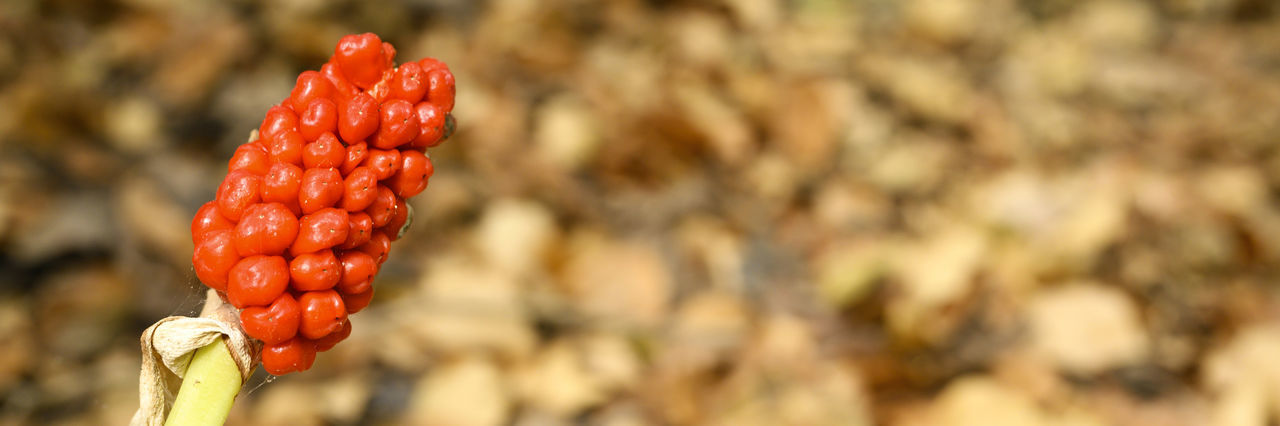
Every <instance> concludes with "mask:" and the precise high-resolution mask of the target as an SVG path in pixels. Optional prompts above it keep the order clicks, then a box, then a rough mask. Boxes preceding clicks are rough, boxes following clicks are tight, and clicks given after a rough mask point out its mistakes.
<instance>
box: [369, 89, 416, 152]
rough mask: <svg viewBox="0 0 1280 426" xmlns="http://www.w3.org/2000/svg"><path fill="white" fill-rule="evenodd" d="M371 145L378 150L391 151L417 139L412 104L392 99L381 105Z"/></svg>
mask: <svg viewBox="0 0 1280 426" xmlns="http://www.w3.org/2000/svg"><path fill="white" fill-rule="evenodd" d="M379 123H380V124H379V127H378V130H377V131H375V132H374V133H373V140H372V142H371V144H372V145H373V146H374V147H377V148H379V149H393V148H395V147H398V146H400V145H404V144H406V143H408V142H409V141H412V140H413V139H414V138H416V137H418V116H417V114H416V113H415V112H414V111H413V104H411V103H409V102H408V101H405V100H403V99H392V100H390V101H387V102H386V103H384V104H382V117H381V121H380V122H379Z"/></svg>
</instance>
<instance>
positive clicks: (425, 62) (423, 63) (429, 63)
mask: <svg viewBox="0 0 1280 426" xmlns="http://www.w3.org/2000/svg"><path fill="white" fill-rule="evenodd" d="M418 66H420V67H422V72H429V71H431V70H435V69H442V70H445V71H448V70H449V66H448V65H445V63H444V62H440V60H439V59H436V58H422V59H419V60H418Z"/></svg>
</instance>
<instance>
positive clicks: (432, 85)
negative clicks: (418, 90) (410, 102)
mask: <svg viewBox="0 0 1280 426" xmlns="http://www.w3.org/2000/svg"><path fill="white" fill-rule="evenodd" d="M427 87H428V89H427V101H428V102H431V103H433V104H436V105H438V106H439V107H440V109H442V110H444V112H449V111H453V97H454V93H455V90H456V89H455V88H454V82H453V73H451V72H449V70H448V69H445V68H436V69H433V70H431V71H427Z"/></svg>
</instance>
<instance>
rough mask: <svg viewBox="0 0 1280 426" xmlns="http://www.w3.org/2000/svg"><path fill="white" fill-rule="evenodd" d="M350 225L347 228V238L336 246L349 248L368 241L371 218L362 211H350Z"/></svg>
mask: <svg viewBox="0 0 1280 426" xmlns="http://www.w3.org/2000/svg"><path fill="white" fill-rule="evenodd" d="M350 221H351V226H350V227H349V228H347V239H346V241H343V242H342V244H339V245H338V248H340V249H343V250H350V249H353V248H356V247H360V246H361V245H364V243H367V242H369V236H370V233H372V232H373V219H370V218H369V215H368V214H366V213H364V212H358V213H351V215H350Z"/></svg>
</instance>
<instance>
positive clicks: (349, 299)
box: [342, 287, 373, 314]
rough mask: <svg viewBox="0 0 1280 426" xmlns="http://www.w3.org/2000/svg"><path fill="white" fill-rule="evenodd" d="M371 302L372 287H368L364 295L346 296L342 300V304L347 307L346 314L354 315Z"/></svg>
mask: <svg viewBox="0 0 1280 426" xmlns="http://www.w3.org/2000/svg"><path fill="white" fill-rule="evenodd" d="M372 300H373V287H369V290H368V291H365V292H364V293H356V294H348V295H346V296H345V297H343V298H342V303H344V304H346V306H347V313H348V314H354V313H356V312H360V310H362V309H364V308H365V307H366V306H369V302H370V301H372Z"/></svg>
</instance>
